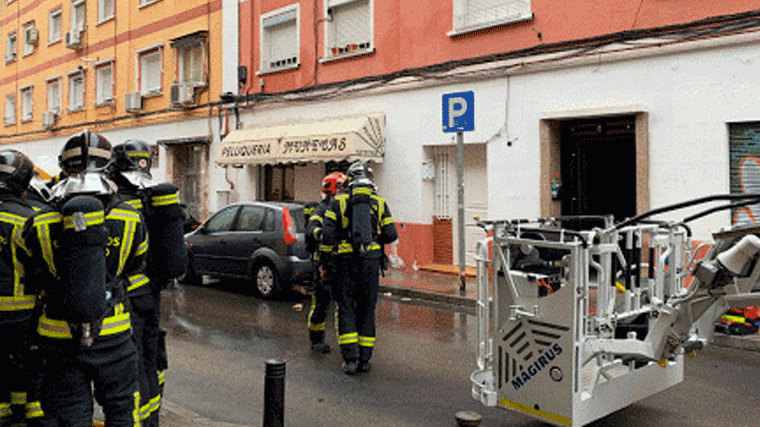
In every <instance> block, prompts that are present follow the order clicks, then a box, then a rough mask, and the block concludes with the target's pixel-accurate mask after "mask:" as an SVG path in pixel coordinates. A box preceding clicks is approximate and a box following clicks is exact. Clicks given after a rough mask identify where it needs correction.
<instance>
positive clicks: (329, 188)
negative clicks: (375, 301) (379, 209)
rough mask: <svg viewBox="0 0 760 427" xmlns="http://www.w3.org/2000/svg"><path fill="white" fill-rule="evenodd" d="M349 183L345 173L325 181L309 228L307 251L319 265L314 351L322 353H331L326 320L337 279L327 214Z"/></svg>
mask: <svg viewBox="0 0 760 427" xmlns="http://www.w3.org/2000/svg"><path fill="white" fill-rule="evenodd" d="M345 183H346V175H344V174H343V173H341V172H332V173H330V174H328V175H327V176H325V177H324V178H323V179H322V200H321V201H320V202H319V204H318V205H317V206H316V207H314V210H313V212H312V214H311V216H310V217H309V220H308V223H307V226H306V244H307V248H308V249H309V251H310V252H311V253H312V254H313V255H312V256H313V258H314V260H315V261H316V262H317V264H318V272H317V274H316V275H315V279H314V295H313V296H312V299H311V311H310V312H309V323H308V327H309V340H310V341H311V349H312V351H315V352H318V353H327V352H329V351H330V346H329V345H327V343H325V320H326V319H327V312H328V310H329V308H330V302H331V299H332V297H331V293H332V292H331V291H332V287H333V283H334V281H335V275H336V273H335V270H334V268H332V263H331V262H330V261H331V260H330V257H331V256H332V253H331V252H332V251H331V248H330V247H328V246H325V245H323V244H322V227H323V222H324V214H325V211H326V210H327V206H329V204H330V202H331V201H332V199H333V197H334V196H335V195H336V194H337V193H338V192H340V191H342V190H343V187H344V185H345Z"/></svg>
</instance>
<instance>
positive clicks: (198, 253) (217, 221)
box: [188, 205, 240, 275]
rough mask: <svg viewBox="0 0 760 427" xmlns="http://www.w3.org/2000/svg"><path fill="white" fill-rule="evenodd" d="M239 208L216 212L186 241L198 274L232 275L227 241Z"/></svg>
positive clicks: (231, 233) (232, 207) (228, 208)
mask: <svg viewBox="0 0 760 427" xmlns="http://www.w3.org/2000/svg"><path fill="white" fill-rule="evenodd" d="M239 210H240V206H238V205H235V206H228V207H226V208H223V209H222V210H220V211H219V212H217V213H216V214H215V215H214V216H212V217H211V218H210V219H209V220H208V221H206V223H205V224H203V225H202V226H201V227H200V229H199V230H197V231H196V233H195V234H194V235H193V236H192V237H191V238H190V239H188V243H189V245H190V251H191V253H192V256H193V268H194V269H195V271H196V272H197V273H200V274H212V275H213V274H222V275H227V274H232V273H233V271H234V268H233V264H234V263H233V262H232V260H231V259H230V256H229V248H228V247H229V240H230V239H231V238H232V236H233V235H234V233H235V232H234V231H232V227H233V224H234V223H235V218H236V217H237V213H238V211H239Z"/></svg>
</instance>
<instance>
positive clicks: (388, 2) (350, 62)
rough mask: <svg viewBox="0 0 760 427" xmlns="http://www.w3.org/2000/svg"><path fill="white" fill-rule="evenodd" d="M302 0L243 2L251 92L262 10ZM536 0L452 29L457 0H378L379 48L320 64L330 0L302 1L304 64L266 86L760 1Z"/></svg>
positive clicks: (293, 85) (688, 18) (354, 74)
mask: <svg viewBox="0 0 760 427" xmlns="http://www.w3.org/2000/svg"><path fill="white" fill-rule="evenodd" d="M294 3H296V1H293V0H262V1H256V2H254V1H253V0H249V1H247V2H243V3H240V49H241V52H240V55H241V58H240V63H241V64H242V65H246V66H248V73H249V87H248V88H247V92H258V91H259V90H260V87H259V83H258V81H259V79H258V76H255V75H254V73H255V72H256V71H257V70H258V59H259V54H258V47H259V18H258V17H259V16H260V15H261V14H263V13H267V12H270V11H272V10H276V9H279V8H281V7H284V6H288V5H290V4H294ZM531 7H532V12H533V14H534V19H533V20H531V21H527V22H521V23H516V24H509V25H503V26H499V27H494V28H489V29H487V30H482V31H478V32H474V33H468V34H464V35H461V36H458V37H449V36H447V35H446V33H447V32H449V31H451V29H452V10H453V7H452V0H413V1H410V0H407V1H402V0H374V8H375V31H374V44H375V52H374V53H372V54H369V55H365V56H359V57H352V58H347V59H345V60H341V61H334V62H328V63H323V64H318V65H317V64H316V61H315V53H317V54H318V57H321V56H322V52H323V49H322V43H323V34H324V25H323V24H322V23H319V24H317V28H318V40H319V46H317V49H315V44H314V40H315V38H314V25H315V15H316V16H317V17H319V18H321V17H322V13H323V6H322V1H321V0H314V1H313V2H307V1H300V19H301V52H300V53H301V66H300V67H299V68H297V69H294V70H288V71H282V72H280V73H274V74H268V75H266V76H264V78H265V80H266V86H265V88H264V91H265V92H282V91H288V90H294V89H300V88H304V87H309V86H312V85H314V84H315V83H316V84H324V83H331V82H337V81H343V80H351V79H356V78H360V77H364V76H370V75H382V74H387V73H392V72H394V71H399V70H404V69H408V68H415V67H423V66H428V65H433V64H439V63H444V62H447V61H454V60H460V59H465V58H472V57H479V56H484V55H489V54H494V53H502V52H509V51H514V50H520V49H526V48H532V47H538V46H541V45H542V44H552V43H559V42H566V41H571V40H577V39H583V38H590V37H597V36H601V35H604V34H610V33H617V32H621V31H630V30H640V29H645V28H655V27H661V26H668V25H675V24H682V23H687V22H692V21H697V20H701V19H706V18H709V17H714V16H720V15H731V14H737V13H742V12H745V11H753V10H758V9H760V0H747V1H743V2H721V1H712V2H711V1H704V0H679V1H663V0H643V1H641V2H639V1H636V2H631V1H628V0H606V1H598V0H533V1H532V6H531ZM315 12H316V13H315ZM315 67H316V68H317V69H318V72H317V73H315Z"/></svg>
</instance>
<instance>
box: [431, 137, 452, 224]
mask: <svg viewBox="0 0 760 427" xmlns="http://www.w3.org/2000/svg"><path fill="white" fill-rule="evenodd" d="M433 162H434V163H435V206H434V207H433V214H434V215H435V216H436V217H437V218H439V219H451V171H452V169H453V165H452V164H451V150H450V149H449V148H447V147H435V148H434V149H433Z"/></svg>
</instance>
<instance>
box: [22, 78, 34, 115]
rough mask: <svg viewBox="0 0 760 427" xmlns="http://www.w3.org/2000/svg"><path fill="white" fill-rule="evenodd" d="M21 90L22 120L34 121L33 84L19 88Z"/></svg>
mask: <svg viewBox="0 0 760 427" xmlns="http://www.w3.org/2000/svg"><path fill="white" fill-rule="evenodd" d="M19 90H20V92H21V121H22V122H30V121H32V118H33V115H32V107H33V105H32V86H27V87H23V88H20V89H19Z"/></svg>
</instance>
